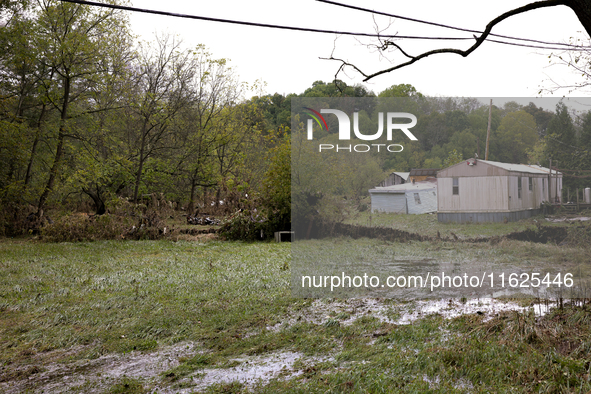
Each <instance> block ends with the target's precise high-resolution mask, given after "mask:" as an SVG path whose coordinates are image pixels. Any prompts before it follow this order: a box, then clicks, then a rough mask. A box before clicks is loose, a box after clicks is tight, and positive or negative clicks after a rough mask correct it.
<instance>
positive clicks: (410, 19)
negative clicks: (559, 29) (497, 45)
mask: <svg viewBox="0 0 591 394" xmlns="http://www.w3.org/2000/svg"><path fill="white" fill-rule="evenodd" d="M316 1H318V2H320V3H326V4H331V5H335V6H338V7H344V8H349V9H352V10H356V11H363V12H369V13H371V14H375V15H382V16H387V17H390V18H396V19H401V20H406V21H410V22H416V23H421V24H425V25H430V26H436V27H442V28H445V29H451V30H457V31H462V32H467V33H473V34H482V33H483V32H482V31H479V30H472V29H465V28H461V27H456V26H451V25H445V24H442V23H436V22H429V21H425V20H422V19H417V18H409V17H406V16H402V15H396V14H391V13H387V12H382V11H376V10H371V9H369V8H363V7H358V6H354V5H350V4H344V3H339V2H337V1H333V0H316ZM489 36H494V37H499V38H506V39H509V40H516V41H527V42H534V43H537V44H544V45H561V46H565V47H572V48H583V47H582V46H580V45H573V44H567V43H561V42H547V41H540V40H534V39H531V38H520V37H512V36H505V35H501V34H495V33H489ZM488 41H492V40H488ZM493 42H498V41H493ZM501 43H503V44H509V45H512V44H510V43H507V42H501Z"/></svg>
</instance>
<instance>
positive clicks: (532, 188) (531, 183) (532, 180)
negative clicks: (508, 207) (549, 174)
mask: <svg viewBox="0 0 591 394" xmlns="http://www.w3.org/2000/svg"><path fill="white" fill-rule="evenodd" d="M527 179H528V182H529V191H530V192H531V191H532V190H534V178H532V177H531V176H530V177H529V178H527Z"/></svg>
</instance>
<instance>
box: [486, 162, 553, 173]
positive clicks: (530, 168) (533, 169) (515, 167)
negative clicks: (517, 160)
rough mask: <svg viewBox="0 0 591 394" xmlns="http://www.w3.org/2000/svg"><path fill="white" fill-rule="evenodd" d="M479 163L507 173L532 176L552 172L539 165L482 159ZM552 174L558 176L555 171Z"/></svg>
mask: <svg viewBox="0 0 591 394" xmlns="http://www.w3.org/2000/svg"><path fill="white" fill-rule="evenodd" d="M478 161H481V162H483V163H486V164H489V165H491V166H495V167H499V168H502V169H505V170H507V171H516V172H529V173H531V174H548V173H550V170H549V169H548V168H545V167H541V166H538V165H529V164H511V163H501V162H498V161H490V160H480V159H478ZM552 174H556V171H555V170H553V171H552ZM558 174H561V173H560V172H559V173H558Z"/></svg>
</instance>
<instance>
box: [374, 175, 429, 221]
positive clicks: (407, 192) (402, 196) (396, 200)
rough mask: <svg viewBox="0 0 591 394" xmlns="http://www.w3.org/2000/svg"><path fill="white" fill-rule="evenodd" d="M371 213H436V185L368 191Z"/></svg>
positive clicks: (406, 186)
mask: <svg viewBox="0 0 591 394" xmlns="http://www.w3.org/2000/svg"><path fill="white" fill-rule="evenodd" d="M369 195H370V197H371V211H372V212H394V213H408V214H419V213H432V212H437V183H436V182H416V183H414V184H413V183H405V184H402V185H394V186H387V187H376V188H374V189H370V190H369Z"/></svg>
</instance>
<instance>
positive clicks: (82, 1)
mask: <svg viewBox="0 0 591 394" xmlns="http://www.w3.org/2000/svg"><path fill="white" fill-rule="evenodd" d="M60 1H62V2H66V3H74V4H80V5H88V6H94V7H102V8H110V9H116V10H123V11H130V12H140V13H147V14H154V15H163V16H171V17H176V18H186V19H195V20H202V21H208V22H217V23H228V24H235V25H243V26H253V27H263V28H271V29H280V30H293V31H301V32H310V33H322V34H336V35H348V36H359V37H373V38H399V39H415V40H455V41H461V40H474V39H475V37H426V36H401V35H397V34H391V35H388V34H378V33H360V32H350V31H338V30H324V29H314V28H308V27H298V26H285V25H275V24H268V23H258V22H248V21H238V20H233V19H223V18H213V17H207V16H200V15H190V14H181V13H176V12H169V11H158V10H152V9H146V8H138V7H131V6H126V5H118V4H108V3H99V2H96V1H87V0H60ZM318 1H323V2H329V1H328V0H318ZM331 3H335V4H339V3H336V2H331ZM368 11H369V10H368ZM372 12H373V11H372ZM406 19H409V20H411V19H412V18H406ZM423 22H424V21H423ZM425 23H427V22H425ZM429 23H430V22H429ZM441 26H445V25H441ZM458 29H459V28H458ZM465 31H467V32H473V31H471V30H467V29H466V30H465ZM474 32H475V31H474ZM522 40H524V41H529V40H528V39H522ZM486 41H490V42H494V43H498V44H503V45H512V46H519V47H526V48H536V49H546V50H564V49H565V48H558V47H548V46H539V45H529V44H519V43H512V42H506V41H500V40H491V39H486ZM532 41H534V42H535V40H532ZM539 43H543V44H548V45H564V44H551V43H545V42H543V41H540V42H539ZM570 50H576V51H583V50H588V48H586V47H578V46H577V47H572V48H570Z"/></svg>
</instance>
